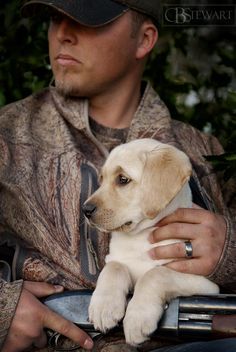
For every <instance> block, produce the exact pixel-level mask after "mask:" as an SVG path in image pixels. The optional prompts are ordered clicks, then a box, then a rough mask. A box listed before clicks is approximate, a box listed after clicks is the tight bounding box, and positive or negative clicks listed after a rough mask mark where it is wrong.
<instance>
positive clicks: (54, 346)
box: [47, 330, 81, 352]
mask: <svg viewBox="0 0 236 352" xmlns="http://www.w3.org/2000/svg"><path fill="white" fill-rule="evenodd" d="M47 334H48V347H49V350H51V351H58V352H59V351H61V352H63V351H64V352H67V351H68V352H69V351H75V350H77V349H78V348H80V347H81V346H80V345H74V346H71V347H69V348H64V347H62V346H60V339H61V340H62V339H63V338H65V337H64V336H63V335H61V334H59V333H58V332H55V331H52V330H50V331H47Z"/></svg>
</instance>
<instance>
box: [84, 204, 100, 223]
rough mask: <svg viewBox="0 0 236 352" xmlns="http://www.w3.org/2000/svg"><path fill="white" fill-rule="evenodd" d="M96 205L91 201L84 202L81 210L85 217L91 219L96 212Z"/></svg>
mask: <svg viewBox="0 0 236 352" xmlns="http://www.w3.org/2000/svg"><path fill="white" fill-rule="evenodd" d="M96 210H97V207H96V205H95V204H93V203H85V204H84V205H83V207H82V211H83V213H84V215H85V216H86V218H88V219H91V217H92V215H94V214H95V213H96Z"/></svg>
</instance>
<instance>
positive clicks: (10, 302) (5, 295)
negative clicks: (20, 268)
mask: <svg viewBox="0 0 236 352" xmlns="http://www.w3.org/2000/svg"><path fill="white" fill-rule="evenodd" d="M22 285H23V280H18V281H14V282H10V283H8V282H6V281H3V280H1V278H0V312H1V314H0V351H1V349H2V346H3V344H4V341H5V339H6V336H7V333H8V330H9V327H10V325H11V321H12V319H13V316H14V313H15V310H16V306H17V303H18V300H19V297H20V294H21V290H22Z"/></svg>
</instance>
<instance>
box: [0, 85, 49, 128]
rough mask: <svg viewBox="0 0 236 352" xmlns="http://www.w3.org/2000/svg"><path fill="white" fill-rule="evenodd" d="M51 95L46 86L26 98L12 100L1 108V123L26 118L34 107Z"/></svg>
mask: <svg viewBox="0 0 236 352" xmlns="http://www.w3.org/2000/svg"><path fill="white" fill-rule="evenodd" d="M50 95H51V92H50V89H49V88H45V89H43V90H42V91H40V92H37V93H34V94H32V95H30V96H28V97H26V98H23V99H21V100H18V101H15V102H12V103H10V104H7V105H5V106H4V107H2V108H1V109H0V125H1V124H2V123H4V121H6V120H7V121H8V122H9V120H14V119H16V118H17V119H20V118H22V117H24V118H26V117H27V116H28V115H30V114H31V112H32V109H35V108H37V107H38V106H39V104H40V105H41V104H43V103H44V102H45V101H46V100H47V99H48V98H49V96H50Z"/></svg>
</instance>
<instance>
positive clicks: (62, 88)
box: [55, 80, 81, 97]
mask: <svg viewBox="0 0 236 352" xmlns="http://www.w3.org/2000/svg"><path fill="white" fill-rule="evenodd" d="M55 87H56V89H57V91H58V92H59V93H60V94H61V95H63V96H65V97H80V96H81V94H80V89H79V88H78V87H75V86H73V85H72V84H71V83H67V82H62V81H59V80H55Z"/></svg>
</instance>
